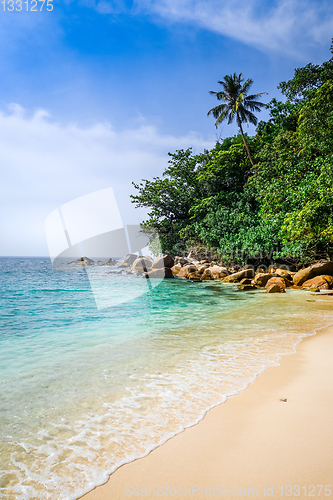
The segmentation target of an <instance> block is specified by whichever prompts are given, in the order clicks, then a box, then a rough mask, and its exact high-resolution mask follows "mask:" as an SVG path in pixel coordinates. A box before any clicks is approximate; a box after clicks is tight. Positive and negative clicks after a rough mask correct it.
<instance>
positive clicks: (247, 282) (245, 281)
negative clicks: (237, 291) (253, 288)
mask: <svg viewBox="0 0 333 500" xmlns="http://www.w3.org/2000/svg"><path fill="white" fill-rule="evenodd" d="M240 284H241V285H252V280H251V278H243V279H242V280H241V282H240Z"/></svg>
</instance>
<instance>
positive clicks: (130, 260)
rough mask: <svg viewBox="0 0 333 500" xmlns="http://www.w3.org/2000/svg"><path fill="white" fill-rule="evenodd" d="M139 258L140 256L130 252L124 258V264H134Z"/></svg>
mask: <svg viewBox="0 0 333 500" xmlns="http://www.w3.org/2000/svg"><path fill="white" fill-rule="evenodd" d="M137 258H138V256H137V255H136V254H134V253H128V254H127V255H126V257H125V258H124V260H123V262H124V264H128V265H130V266H131V265H132V264H133V262H135V260H136V259H137Z"/></svg>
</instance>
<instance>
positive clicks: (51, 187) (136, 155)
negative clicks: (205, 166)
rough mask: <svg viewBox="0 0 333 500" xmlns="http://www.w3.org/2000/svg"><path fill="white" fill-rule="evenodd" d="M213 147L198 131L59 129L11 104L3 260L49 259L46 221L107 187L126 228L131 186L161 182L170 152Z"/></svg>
mask: <svg viewBox="0 0 333 500" xmlns="http://www.w3.org/2000/svg"><path fill="white" fill-rule="evenodd" d="M213 144H214V140H213V139H212V140H204V139H203V138H202V137H201V136H200V135H199V134H196V133H194V132H191V133H189V134H188V135H186V136H183V137H174V136H170V135H161V134H160V133H159V132H158V130H157V129H156V127H155V126H153V125H151V124H149V123H146V122H145V120H141V121H140V123H138V124H136V125H135V126H133V127H132V128H131V129H128V130H122V131H119V130H116V129H115V128H114V127H112V126H111V125H110V124H109V123H96V124H94V125H92V126H90V127H89V128H81V127H79V126H78V125H76V124H67V125H61V124H59V123H55V122H54V121H52V119H51V117H50V116H49V114H48V113H47V112H46V111H44V110H38V111H37V112H35V113H34V114H33V115H32V116H28V115H27V113H26V112H25V110H24V109H23V108H22V107H21V106H19V105H17V104H15V105H11V107H10V110H9V112H8V113H0V151H1V153H0V162H1V170H2V178H1V185H0V199H1V205H2V208H1V223H0V224H1V226H0V231H1V246H0V255H47V247H46V241H45V234H44V222H45V218H46V217H47V215H48V214H49V213H50V212H51V211H52V210H54V209H55V208H57V207H58V206H60V205H62V204H63V203H66V202H68V201H70V200H72V199H74V198H77V197H79V196H82V195H85V194H88V193H91V192H93V191H97V190H99V189H104V188H107V187H110V186H111V187H113V189H114V191H115V194H116V197H117V201H118V204H119V206H120V210H121V214H122V216H123V218H124V222H125V223H126V222H127V223H128V222H130V220H129V219H130V218H131V217H133V211H132V212H131V210H134V208H131V205H130V203H129V198H128V196H129V194H130V192H133V190H132V185H131V181H136V182H137V181H140V180H141V179H142V178H151V177H152V176H154V175H160V174H161V173H162V172H163V170H164V169H165V167H166V166H167V161H168V156H167V152H168V151H171V152H172V151H175V150H176V149H181V148H187V147H190V146H191V147H193V148H195V149H196V150H197V151H198V152H201V151H202V150H203V149H204V148H210V147H212V145H213ZM126 218H127V220H126ZM131 222H136V221H133V219H131Z"/></svg>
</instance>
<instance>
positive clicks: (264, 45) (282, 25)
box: [136, 0, 333, 58]
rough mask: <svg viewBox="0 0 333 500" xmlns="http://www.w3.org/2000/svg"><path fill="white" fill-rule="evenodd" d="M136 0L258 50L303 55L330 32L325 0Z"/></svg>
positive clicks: (332, 7) (331, 14)
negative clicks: (270, 0) (273, 0)
mask: <svg viewBox="0 0 333 500" xmlns="http://www.w3.org/2000/svg"><path fill="white" fill-rule="evenodd" d="M268 3H269V2H268V1H267V0H137V1H136V5H137V8H138V9H140V10H143V11H148V12H150V13H152V14H155V15H157V16H159V17H161V18H164V19H167V20H169V21H171V22H189V23H194V24H196V25H198V26H201V27H204V28H206V29H208V30H210V31H213V32H216V33H220V34H221V35H226V36H228V37H231V38H233V39H236V40H239V41H241V42H244V43H246V44H248V45H251V46H254V47H256V48H258V49H260V50H262V51H264V52H268V51H271V50H274V51H278V52H283V53H286V54H289V55H291V56H293V57H298V58H303V57H304V56H305V57H306V56H307V54H304V52H305V49H306V48H307V49H308V48H311V47H312V48H315V47H316V46H318V45H323V44H326V45H327V44H328V43H329V41H330V39H331V37H332V36H333V2H332V1H328V0H276V1H275V2H271V4H270V6H268Z"/></svg>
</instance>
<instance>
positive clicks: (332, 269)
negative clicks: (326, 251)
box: [293, 260, 333, 286]
mask: <svg viewBox="0 0 333 500" xmlns="http://www.w3.org/2000/svg"><path fill="white" fill-rule="evenodd" d="M326 274H328V275H329V276H333V261H332V260H331V261H326V262H318V263H317V264H313V265H312V266H310V267H306V268H305V269H301V270H300V271H298V272H297V273H296V274H295V276H294V278H293V281H294V284H295V285H298V286H301V285H303V283H305V282H306V281H308V280H311V279H312V278H315V277H316V276H322V275H326Z"/></svg>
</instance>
